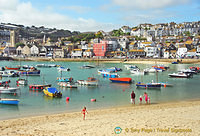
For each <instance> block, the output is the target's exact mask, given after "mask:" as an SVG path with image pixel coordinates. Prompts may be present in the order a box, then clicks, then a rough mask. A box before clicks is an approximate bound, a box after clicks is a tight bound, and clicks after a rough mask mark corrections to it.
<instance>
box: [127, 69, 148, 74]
mask: <svg viewBox="0 0 200 136" xmlns="http://www.w3.org/2000/svg"><path fill="white" fill-rule="evenodd" d="M130 72H131V74H136V75H145V74H147V72H146V71H141V70H138V69H131V70H130Z"/></svg>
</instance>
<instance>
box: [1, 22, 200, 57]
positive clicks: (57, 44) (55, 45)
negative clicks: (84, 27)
mask: <svg viewBox="0 0 200 136" xmlns="http://www.w3.org/2000/svg"><path fill="white" fill-rule="evenodd" d="M23 28H24V29H25V28H26V29H27V30H28V31H35V32H36V27H34V26H32V27H23ZM37 29H38V28H37ZM39 30H40V31H39ZM41 30H43V31H41ZM57 31H58V30H56V29H45V28H43V27H41V28H40V29H38V32H39V34H41V35H42V36H38V37H37V38H34V37H32V38H30V37H29V38H26V36H25V37H23V38H21V39H19V40H20V43H23V44H20V45H19V46H16V47H10V45H9V44H8V43H6V44H5V42H3V41H0V43H1V44H0V46H1V50H0V55H3V56H13V55H14V56H24V57H49V58H65V57H67V58H92V57H101V58H110V57H116V58H120V57H123V58H125V57H127V58H188V57H189V58H190V57H191V58H192V57H197V56H200V47H199V46H200V36H199V35H200V21H199V22H184V23H180V24H176V23H174V22H171V23H159V24H154V25H153V24H148V23H145V24H140V25H138V26H134V27H129V26H123V27H121V28H120V29H119V31H120V36H116V35H113V36H111V33H106V32H103V31H98V32H97V33H86V37H85V39H84V38H83V37H82V38H79V37H77V38H76V39H75V40H74V39H73V38H72V37H70V38H71V39H73V40H70V38H69V37H67V35H66V36H63V37H59V38H57V39H55V38H51V37H50V36H49V34H53V33H57ZM51 32H52V33H51ZM62 32H64V31H62ZM115 32H117V31H115ZM121 32H123V33H121ZM9 33H10V32H9V31H7V30H5V28H3V29H2V30H1V31H0V37H1V38H0V40H2V39H4V40H5V39H6V38H8V37H9ZM95 34H98V35H99V37H95ZM101 34H102V35H101ZM117 34H119V33H117ZM81 36H83V35H81ZM88 37H92V38H89V39H88Z"/></svg>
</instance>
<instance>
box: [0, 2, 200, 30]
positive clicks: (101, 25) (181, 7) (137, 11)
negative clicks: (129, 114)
mask: <svg viewBox="0 0 200 136" xmlns="http://www.w3.org/2000/svg"><path fill="white" fill-rule="evenodd" d="M192 21H200V0H0V23H14V24H21V25H25V26H32V25H34V26H37V27H40V26H45V27H48V28H57V29H65V30H70V31H81V32H88V31H99V30H103V31H106V32H108V31H112V30H113V29H119V28H120V27H122V26H124V25H126V26H129V27H134V26H137V25H139V24H142V23H151V24H156V23H169V22H176V23H182V22H192Z"/></svg>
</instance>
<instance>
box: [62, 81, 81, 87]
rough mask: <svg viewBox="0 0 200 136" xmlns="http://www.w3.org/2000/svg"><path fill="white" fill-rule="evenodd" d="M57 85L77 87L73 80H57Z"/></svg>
mask: <svg viewBox="0 0 200 136" xmlns="http://www.w3.org/2000/svg"><path fill="white" fill-rule="evenodd" d="M58 85H59V86H61V87H67V88H77V87H78V86H77V85H76V84H75V83H73V82H59V83H58Z"/></svg>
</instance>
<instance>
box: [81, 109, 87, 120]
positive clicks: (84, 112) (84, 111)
mask: <svg viewBox="0 0 200 136" xmlns="http://www.w3.org/2000/svg"><path fill="white" fill-rule="evenodd" d="M81 113H83V120H85V114H86V113H87V114H88V112H87V110H86V107H83V109H82V111H81Z"/></svg>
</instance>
